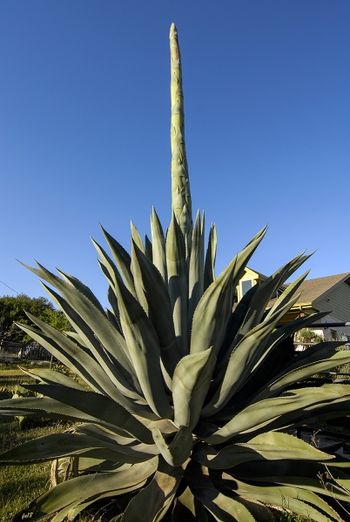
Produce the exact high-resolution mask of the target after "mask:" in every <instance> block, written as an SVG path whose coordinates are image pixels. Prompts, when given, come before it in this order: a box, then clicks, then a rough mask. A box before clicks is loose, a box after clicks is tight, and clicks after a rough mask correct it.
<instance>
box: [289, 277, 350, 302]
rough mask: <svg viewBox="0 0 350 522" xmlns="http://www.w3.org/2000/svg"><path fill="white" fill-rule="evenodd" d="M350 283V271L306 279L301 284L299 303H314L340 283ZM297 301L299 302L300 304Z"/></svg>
mask: <svg viewBox="0 0 350 522" xmlns="http://www.w3.org/2000/svg"><path fill="white" fill-rule="evenodd" d="M347 280H349V284H350V272H345V273H344V274H337V275H330V276H325V277H317V278H315V279H306V280H305V281H304V282H303V283H302V284H301V286H300V289H299V291H300V292H301V295H300V298H299V299H298V303H305V304H306V303H313V302H314V301H315V300H316V299H319V298H320V297H321V296H323V295H324V294H327V293H328V292H329V291H330V290H332V288H333V287H334V286H336V285H338V284H339V283H343V282H348V281H347ZM298 303H297V304H298Z"/></svg>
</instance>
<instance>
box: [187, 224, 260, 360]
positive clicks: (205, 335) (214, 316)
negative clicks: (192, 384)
mask: <svg viewBox="0 0 350 522" xmlns="http://www.w3.org/2000/svg"><path fill="white" fill-rule="evenodd" d="M265 232H266V229H263V230H261V231H260V232H259V233H258V234H256V236H255V237H254V238H253V239H252V240H251V241H250V243H248V245H247V246H246V247H245V248H244V249H243V250H242V251H241V252H240V253H239V254H237V255H236V257H235V258H234V259H233V261H231V263H230V264H229V265H228V267H227V268H226V269H225V270H224V271H223V272H222V273H221V275H220V276H219V277H218V278H217V279H216V280H215V281H214V282H213V283H212V284H211V285H210V286H209V288H207V290H206V291H205V292H204V294H203V296H202V298H201V299H200V301H199V303H198V305H197V308H196V310H195V312H194V315H193V321H192V334H191V350H190V351H191V353H196V352H200V351H203V350H206V349H207V348H209V346H213V347H214V351H215V352H216V354H217V353H218V352H219V350H220V348H221V344H222V341H223V340H224V337H225V329H226V326H227V323H228V320H229V318H230V315H231V310H232V306H233V294H234V288H235V286H236V284H237V281H238V280H239V278H240V277H241V275H242V272H243V271H244V267H245V265H246V263H247V262H248V260H249V259H250V257H251V256H252V255H253V252H254V250H255V249H256V248H257V246H258V245H259V243H260V241H261V240H262V238H263V237H264V235H265Z"/></svg>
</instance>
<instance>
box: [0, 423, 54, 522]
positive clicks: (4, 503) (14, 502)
mask: <svg viewBox="0 0 350 522" xmlns="http://www.w3.org/2000/svg"><path fill="white" fill-rule="evenodd" d="M60 429H63V428H62V427H61V426H60V425H57V426H56V425H54V426H44V427H40V428H32V429H27V430H25V431H19V430H18V423H17V421H10V422H7V421H2V422H0V449H1V452H2V451H5V450H7V449H10V448H11V447H13V446H17V445H18V444H20V443H22V442H25V441H27V440H30V439H32V438H35V437H40V436H42V435H47V434H48V433H53V432H57V431H58V430H60ZM50 466H51V463H50V462H44V463H41V464H31V465H22V466H0V521H1V522H10V520H12V517H13V516H14V515H15V514H16V513H18V511H20V510H21V509H23V508H24V507H26V506H27V505H28V504H29V503H30V501H31V500H33V498H36V497H37V496H39V495H40V494H41V493H43V492H44V491H45V490H47V489H48V487H49V476H50Z"/></svg>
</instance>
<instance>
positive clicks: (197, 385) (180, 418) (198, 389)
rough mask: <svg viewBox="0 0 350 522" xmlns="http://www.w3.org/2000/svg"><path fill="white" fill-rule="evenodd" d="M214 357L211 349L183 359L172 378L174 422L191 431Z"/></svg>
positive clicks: (195, 422) (206, 391) (206, 387)
mask: <svg viewBox="0 0 350 522" xmlns="http://www.w3.org/2000/svg"><path fill="white" fill-rule="evenodd" d="M215 362H216V356H215V353H214V350H213V348H208V349H207V350H205V351H203V352H199V353H191V354H189V355H186V356H185V357H183V358H182V359H181V360H180V361H179V363H178V365H177V366H176V368H175V371H174V376H173V385H172V390H173V403H174V421H175V424H177V425H178V426H188V427H189V428H190V429H193V428H194V427H195V426H196V424H197V422H198V419H199V417H200V413H201V409H202V406H203V403H204V400H205V397H206V395H207V393H208V390H209V386H210V382H211V378H212V374H213V371H214V367H215Z"/></svg>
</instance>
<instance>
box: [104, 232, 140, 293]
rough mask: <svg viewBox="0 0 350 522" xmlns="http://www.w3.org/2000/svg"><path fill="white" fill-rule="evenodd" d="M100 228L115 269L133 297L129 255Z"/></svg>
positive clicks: (133, 289) (133, 290)
mask: <svg viewBox="0 0 350 522" xmlns="http://www.w3.org/2000/svg"><path fill="white" fill-rule="evenodd" d="M101 228H102V232H103V234H104V236H105V238H106V241H107V243H108V246H109V248H110V250H111V252H112V256H113V258H114V260H115V262H116V263H117V267H118V269H119V271H120V273H121V275H122V277H123V281H124V284H125V285H126V287H127V288H128V290H129V292H131V293H132V294H133V295H135V288H134V280H133V277H132V273H131V269H130V264H131V259H130V255H129V254H128V252H127V251H126V250H125V248H123V247H122V246H121V245H120V243H118V241H117V240H116V239H114V237H112V236H111V235H110V234H109V233H108V232H107V231H106V230H105V229H104V228H103V227H101Z"/></svg>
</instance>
